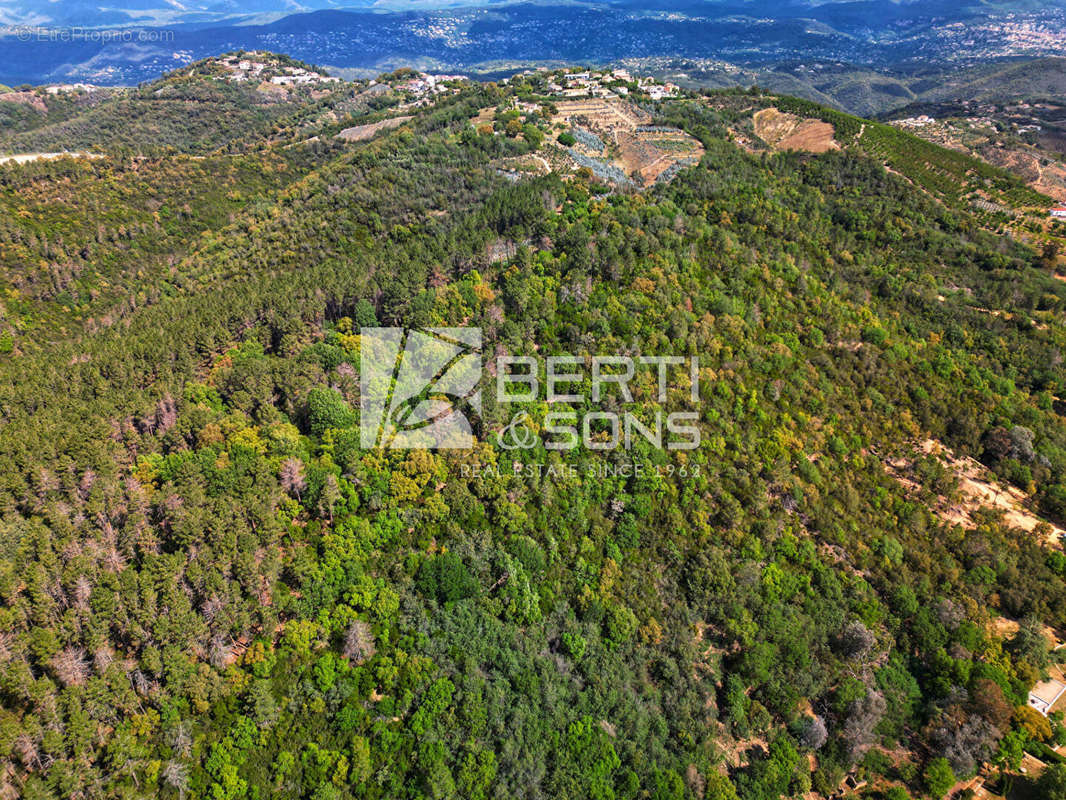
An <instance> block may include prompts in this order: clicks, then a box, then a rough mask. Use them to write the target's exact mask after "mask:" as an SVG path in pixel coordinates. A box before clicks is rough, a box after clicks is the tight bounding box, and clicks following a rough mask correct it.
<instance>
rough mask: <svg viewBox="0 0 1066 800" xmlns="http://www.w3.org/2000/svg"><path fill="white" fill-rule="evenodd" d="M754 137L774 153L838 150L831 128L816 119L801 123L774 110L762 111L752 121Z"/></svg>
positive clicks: (801, 119)
mask: <svg viewBox="0 0 1066 800" xmlns="http://www.w3.org/2000/svg"><path fill="white" fill-rule="evenodd" d="M753 121H754V122H755V134H756V135H757V136H758V137H759V138H760V139H762V140H763V141H764V142H766V143H767V144H768V145H770V146H771V147H773V148H774V149H775V150H802V151H804V152H807V153H825V152H827V151H829V150H839V149H840V145H839V144H837V142H836V140H835V139H833V134H834V130H833V126H832V125H830V124H829V123H828V122H823V121H822V120H818V119H804V118H802V117H797V116H796V115H795V114H787V113H785V112H783V111H778V110H777V109H776V108H773V107H771V108H764V109H762V110H761V111H759V112H757V113H756V114H755V116H754V117H753Z"/></svg>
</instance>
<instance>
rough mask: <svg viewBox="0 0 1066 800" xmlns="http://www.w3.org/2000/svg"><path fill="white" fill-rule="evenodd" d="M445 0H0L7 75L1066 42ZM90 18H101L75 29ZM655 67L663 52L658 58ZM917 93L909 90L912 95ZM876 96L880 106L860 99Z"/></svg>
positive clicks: (869, 21)
mask: <svg viewBox="0 0 1066 800" xmlns="http://www.w3.org/2000/svg"><path fill="white" fill-rule="evenodd" d="M449 5H451V4H449V3H448V2H447V0H443V1H442V0H425V1H424V2H423V0H414V2H411V1H409V0H380V2H379V1H378V0H357V1H356V2H332V1H331V0H308V2H302V3H296V2H292V0H258V2H255V3H253V4H251V5H248V4H241V5H240V6H238V5H237V4H236V3H232V2H221V3H200V4H193V3H183V2H179V1H178V0H172V2H171V3H169V4H165V3H164V4H161V3H160V2H159V0H133V2H132V3H127V4H126V5H125V6H124V7H123V8H110V7H106V8H101V7H99V6H96V5H94V4H90V3H87V2H82V1H81V0H57V1H56V2H41V0H14V2H0V23H3V24H4V25H6V28H0V47H3V50H4V59H3V63H2V64H0V82H3V83H7V84H19V83H45V82H71V81H81V82H89V83H98V84H108V85H116V84H133V83H138V82H141V81H144V80H148V79H152V78H155V77H157V76H158V75H160V74H162V73H164V72H166V71H167V70H171V69H175V68H177V67H180V66H183V65H184V64H187V63H189V62H191V61H194V60H196V59H199V58H203V57H206V56H209V55H213V54H216V53H219V52H226V51H232V50H242V49H243V50H252V49H266V50H272V51H275V52H284V53H287V54H289V55H291V56H293V57H295V58H299V59H302V60H305V61H309V62H312V63H316V64H321V65H325V66H328V67H332V68H337V69H343V70H350V71H353V73H354V74H376V73H378V72H381V71H384V70H389V69H393V68H395V67H398V66H412V67H416V68H421V69H426V70H437V71H463V72H468V73H474V74H493V73H503V72H506V71H507V70H514V69H515V68H520V67H522V66H528V65H531V64H543V63H574V62H577V63H591V64H604V63H611V62H617V61H620V60H624V59H651V60H655V59H676V58H684V59H690V60H696V61H698V62H701V63H703V64H704V66H706V64H707V62H721V63H725V64H729V65H740V66H743V67H746V68H755V69H764V68H767V67H770V66H775V65H780V64H804V65H810V64H812V63H813V64H818V65H821V66H820V68H823V69H824V68H826V67H828V66H830V65H837V64H840V63H844V64H849V65H861V66H863V67H865V68H873V69H876V70H899V69H903V70H906V71H908V72H912V71H913V70H914V69H915V68H916V67H919V66H920V67H928V66H938V65H939V66H945V65H953V66H956V67H957V66H959V65H974V64H984V63H988V62H990V61H995V60H998V59H1003V58H1018V57H1036V56H1045V55H1060V54H1062V53H1064V52H1066V0H1054V2H1047V3H1032V2H1005V3H1004V2H1000V3H975V4H971V5H969V6H963V5H960V4H958V3H952V2H949V1H947V0H934V2H921V3H895V2H888V1H887V0H867V1H863V2H823V3H817V2H810V1H809V0H794V1H793V2H789V3H784V4H781V3H770V2H766V1H765V0H753V1H752V2H737V1H736V0H732V1H730V2H650V3H647V2H644V3H634V2H617V3H611V2H583V3H582V2H573V3H559V2H552V3H547V4H534V3H520V4H508V3H480V4H479V3H477V2H476V0H475V2H474V3H471V2H469V0H466V2H464V3H463V5H462V7H458V4H456V7H447V8H446V7H444V6H449ZM71 26H85V27H86V28H93V30H71V29H70V28H71ZM653 66H654V65H653ZM903 99H904V100H907V99H910V98H903ZM863 110H870V109H863Z"/></svg>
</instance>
